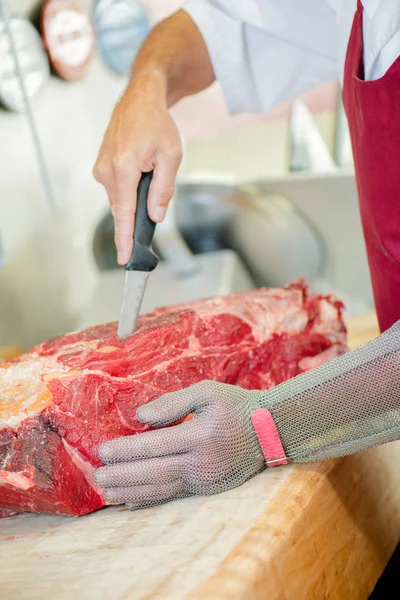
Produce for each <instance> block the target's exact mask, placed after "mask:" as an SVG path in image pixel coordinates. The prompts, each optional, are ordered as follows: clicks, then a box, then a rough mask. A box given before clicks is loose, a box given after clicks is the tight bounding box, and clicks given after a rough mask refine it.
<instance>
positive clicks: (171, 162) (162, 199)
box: [148, 153, 181, 223]
mask: <svg viewBox="0 0 400 600" xmlns="http://www.w3.org/2000/svg"><path fill="white" fill-rule="evenodd" d="M180 161H181V158H180V155H178V153H177V154H170V155H166V154H163V155H161V154H160V155H159V157H158V158H157V162H156V165H155V168H154V174H153V179H152V182H151V184H150V189H149V199H148V210H149V215H150V217H151V218H152V219H153V221H155V222H156V223H160V222H161V221H163V220H164V218H165V215H166V212H167V208H168V204H169V202H170V200H171V198H172V196H173V195H174V191H175V180H176V175H177V172H178V168H179V164H180Z"/></svg>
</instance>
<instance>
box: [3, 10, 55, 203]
mask: <svg viewBox="0 0 400 600" xmlns="http://www.w3.org/2000/svg"><path fill="white" fill-rule="evenodd" d="M49 78H50V66H49V63H48V60H47V57H46V53H45V51H44V49H43V46H42V42H41V39H40V36H39V34H38V33H37V31H36V29H35V28H34V27H33V25H32V24H31V23H30V22H29V21H28V20H26V19H25V18H23V17H18V16H15V15H12V14H10V12H9V10H8V8H7V6H6V4H5V2H4V0H0V101H1V102H2V103H3V105H4V106H6V107H8V108H9V109H11V110H13V111H15V112H21V113H25V115H26V118H27V122H28V126H29V130H30V133H31V137H32V142H33V146H34V150H35V154H36V157H37V160H38V164H39V169H40V174H41V177H42V181H43V186H44V189H45V194H46V198H47V201H48V204H49V206H50V208H51V210H54V209H55V207H56V198H55V193H54V188H53V183H52V178H51V175H50V171H49V168H48V165H47V162H46V159H45V155H44V151H43V147H42V143H41V140H40V136H39V132H38V128H37V125H36V121H35V118H34V114H33V107H32V101H33V100H34V99H35V98H36V97H37V96H38V95H39V94H40V93H41V92H42V91H43V89H44V88H45V86H46V85H47V83H48V81H49Z"/></svg>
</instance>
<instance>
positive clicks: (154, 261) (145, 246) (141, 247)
mask: <svg viewBox="0 0 400 600" xmlns="http://www.w3.org/2000/svg"><path fill="white" fill-rule="evenodd" d="M152 177H153V171H151V172H150V173H142V177H141V178H140V181H139V185H138V189H137V204H136V215H135V231H134V234H133V251H132V254H131V257H130V259H129V261H128V262H127V264H126V265H125V270H126V271H146V272H150V271H153V269H155V268H156V266H157V265H158V258H157V256H156V255H155V254H154V253H153V251H152V249H151V244H152V242H153V236H154V232H155V229H156V224H155V223H154V221H152V220H151V219H150V217H149V213H148V209H147V198H148V195H149V187H150V183H151V180H152Z"/></svg>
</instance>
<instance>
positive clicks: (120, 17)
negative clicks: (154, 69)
mask: <svg viewBox="0 0 400 600" xmlns="http://www.w3.org/2000/svg"><path fill="white" fill-rule="evenodd" d="M93 24H94V29H95V33H96V38H97V45H98V49H99V53H100V55H101V57H102V59H103V61H104V62H105V64H106V65H107V66H108V67H109V68H110V69H111V70H112V71H114V72H115V73H118V74H120V75H128V74H129V72H130V70H131V67H132V64H133V62H134V60H135V58H136V55H137V53H138V51H139V49H140V47H141V45H142V44H143V42H144V40H145V39H146V37H147V36H148V34H149V32H150V30H151V25H150V18H149V15H148V13H147V10H146V9H145V7H144V6H143V4H142V3H141V2H139V0H97V1H96V3H95V6H94V10H93Z"/></svg>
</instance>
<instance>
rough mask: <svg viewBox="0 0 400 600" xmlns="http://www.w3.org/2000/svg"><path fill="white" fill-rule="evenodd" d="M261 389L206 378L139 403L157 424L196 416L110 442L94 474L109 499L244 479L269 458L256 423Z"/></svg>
mask: <svg viewBox="0 0 400 600" xmlns="http://www.w3.org/2000/svg"><path fill="white" fill-rule="evenodd" d="M259 397H260V393H259V392H257V391H256V392H249V391H246V390H243V389H241V388H238V387H235V386H231V385H226V384H222V383H216V382H213V381H202V382H200V383H198V384H196V385H194V386H191V387H190V388H187V389H185V390H182V391H179V392H173V393H170V394H166V395H164V396H162V397H161V398H159V399H158V400H154V401H153V402H149V404H146V405H144V406H141V407H140V408H139V409H138V410H137V413H136V416H137V418H138V419H139V420H140V421H141V422H143V423H146V424H148V425H151V426H153V427H161V426H163V425H167V424H170V423H174V422H176V421H178V420H179V419H181V418H183V417H185V416H186V415H188V414H190V413H192V412H193V413H194V416H193V418H192V419H191V420H190V421H186V422H184V423H181V424H180V425H176V426H174V427H169V428H165V429H161V430H157V431H148V432H144V433H141V434H140V435H134V436H129V437H125V438H119V439H116V440H112V441H110V442H107V443H106V444H104V445H103V446H102V447H101V448H100V458H101V459H102V461H103V462H105V463H107V464H108V465H109V466H106V467H102V468H100V469H98V470H97V471H96V474H95V480H96V483H97V484H98V485H99V486H101V487H104V488H105V490H104V495H105V498H106V500H107V502H109V503H119V502H124V503H125V504H127V505H128V507H129V508H138V507H142V506H151V505H152V504H158V503H159V502H163V501H166V500H170V499H172V498H179V497H184V496H189V495H195V494H198V495H210V494H217V493H219V492H223V491H225V490H228V489H230V488H233V487H236V486H238V485H240V484H242V483H244V482H245V481H246V480H247V479H249V477H251V476H252V475H255V474H256V473H258V472H259V471H261V470H262V469H263V468H264V465H265V462H264V456H263V453H262V450H261V448H260V444H259V442H258V439H257V435H256V433H255V431H254V428H253V426H252V423H251V414H252V413H253V412H254V410H255V409H257V408H258V407H259V404H258V400H259Z"/></svg>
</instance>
